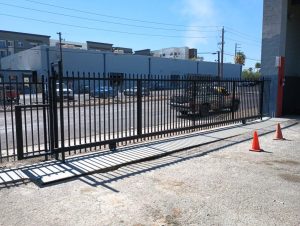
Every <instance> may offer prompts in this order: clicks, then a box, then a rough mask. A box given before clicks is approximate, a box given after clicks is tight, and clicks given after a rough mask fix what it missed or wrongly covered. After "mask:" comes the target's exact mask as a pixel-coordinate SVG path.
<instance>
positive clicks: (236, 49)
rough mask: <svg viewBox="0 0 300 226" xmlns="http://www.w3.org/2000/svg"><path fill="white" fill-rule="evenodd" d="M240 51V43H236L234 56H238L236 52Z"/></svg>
mask: <svg viewBox="0 0 300 226" xmlns="http://www.w3.org/2000/svg"><path fill="white" fill-rule="evenodd" d="M238 52H240V44H239V43H235V48H234V57H236V54H237V53H238Z"/></svg>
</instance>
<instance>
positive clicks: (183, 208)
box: [0, 124, 300, 226]
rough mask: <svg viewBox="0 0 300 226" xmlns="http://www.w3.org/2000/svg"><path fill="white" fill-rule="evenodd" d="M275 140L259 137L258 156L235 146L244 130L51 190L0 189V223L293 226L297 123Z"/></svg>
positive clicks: (299, 182) (296, 221)
mask: <svg viewBox="0 0 300 226" xmlns="http://www.w3.org/2000/svg"><path fill="white" fill-rule="evenodd" d="M274 129H275V128H274ZM258 133H260V131H258ZM283 135H284V136H285V138H287V140H285V141H274V140H273V139H272V138H273V136H274V134H273V133H270V134H267V135H264V136H260V137H259V138H260V145H261V148H263V149H264V150H265V152H260V153H254V152H249V148H250V145H251V140H248V141H244V142H240V141H241V140H243V139H245V138H249V139H251V136H252V131H249V133H248V134H243V135H241V136H237V137H234V138H230V139H227V140H224V141H220V142H218V143H213V144H210V145H204V146H201V147H199V148H195V149H192V150H188V151H183V152H179V153H176V154H173V155H170V156H167V157H164V158H160V159H157V160H154V161H148V162H143V163H139V164H134V165H130V166H126V167H122V168H119V169H118V170H115V171H112V172H108V173H101V174H93V175H89V176H85V177H80V178H77V179H75V180H72V181H65V182H60V183H57V184H53V185H51V186H46V187H39V186H37V185H35V184H34V183H25V182H22V183H21V184H13V185H7V186H4V187H2V188H1V190H0V210H1V211H0V225H55V226H57V225H64V226H65V225H135V226H138V225H139V226H141V225H300V201H299V200H300V125H299V124H296V125H293V126H291V127H289V128H286V129H284V130H283Z"/></svg>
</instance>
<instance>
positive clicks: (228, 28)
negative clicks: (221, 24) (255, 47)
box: [226, 27, 260, 42]
mask: <svg viewBox="0 0 300 226" xmlns="http://www.w3.org/2000/svg"><path fill="white" fill-rule="evenodd" d="M226 29H227V31H228V30H229V32H231V33H233V34H236V35H238V34H239V35H240V36H243V37H246V38H251V37H252V39H254V40H255V41H256V42H259V40H260V39H259V38H258V37H254V36H252V35H250V34H246V33H244V32H240V31H238V30H235V29H233V28H230V27H226Z"/></svg>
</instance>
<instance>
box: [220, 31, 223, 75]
mask: <svg viewBox="0 0 300 226" xmlns="http://www.w3.org/2000/svg"><path fill="white" fill-rule="evenodd" d="M223 66H224V27H223V28H222V42H221V76H220V77H221V78H223Z"/></svg>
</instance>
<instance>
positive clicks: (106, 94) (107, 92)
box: [90, 86, 117, 98]
mask: <svg viewBox="0 0 300 226" xmlns="http://www.w3.org/2000/svg"><path fill="white" fill-rule="evenodd" d="M90 95H91V97H98V98H110V97H112V98H114V97H116V96H117V90H116V89H114V88H113V87H111V86H100V87H97V88H96V89H95V90H92V91H91V92H90Z"/></svg>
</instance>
